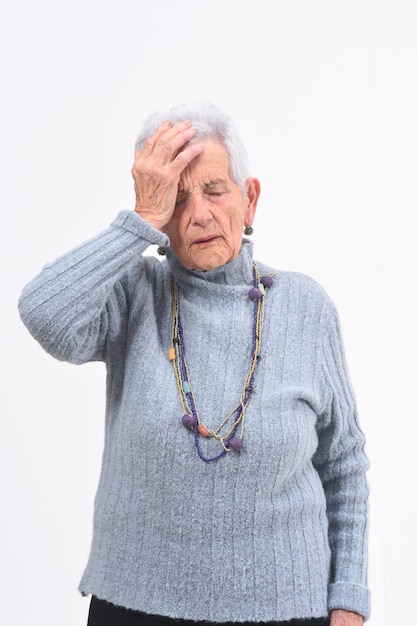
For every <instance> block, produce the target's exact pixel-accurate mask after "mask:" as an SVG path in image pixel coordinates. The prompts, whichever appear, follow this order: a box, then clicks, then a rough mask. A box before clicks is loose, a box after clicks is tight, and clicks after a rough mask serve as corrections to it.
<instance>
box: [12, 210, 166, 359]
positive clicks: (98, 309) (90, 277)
mask: <svg viewBox="0 0 417 626" xmlns="http://www.w3.org/2000/svg"><path fill="white" fill-rule="evenodd" d="M167 243H168V238H167V237H166V235H164V234H163V233H161V232H160V231H158V230H156V229H154V228H153V227H152V226H150V224H148V223H147V222H145V221H144V220H142V218H140V217H139V216H138V215H137V214H136V213H134V212H133V211H122V212H121V213H119V215H118V216H117V218H116V219H115V220H114V222H113V223H112V224H111V226H110V227H109V228H108V229H106V230H104V231H103V232H102V233H100V234H99V235H97V236H96V237H94V238H92V239H90V240H89V241H86V242H85V243H84V244H82V245H81V246H79V247H77V248H75V249H74V250H72V251H70V252H68V253H67V254H65V255H63V256H61V257H59V258H58V259H57V260H56V261H54V262H53V263H51V264H48V265H46V266H45V267H44V268H43V270H42V271H41V273H40V274H39V275H38V276H37V277H36V278H34V279H33V280H32V281H31V282H30V283H28V284H27V285H26V287H25V288H24V289H23V291H22V294H21V296H20V299H19V305H18V306H19V313H20V316H21V318H22V321H23V323H24V324H25V325H26V327H27V328H28V330H29V332H30V333H31V334H32V335H33V337H34V338H35V339H36V340H37V341H38V342H39V343H40V344H41V345H42V347H43V348H44V349H45V350H46V351H47V352H48V353H49V354H51V355H52V356H54V357H55V358H57V359H59V360H62V361H69V362H71V363H85V362H87V361H91V360H104V359H105V346H106V342H107V340H108V337H109V335H110V334H112V335H113V336H116V335H117V333H118V332H122V327H123V324H124V323H125V318H126V308H127V306H128V298H127V293H126V286H125V282H124V281H123V278H124V277H125V276H126V273H127V272H128V270H129V268H130V267H132V266H133V265H134V264H135V263H136V264H137V263H138V261H140V259H141V256H140V255H141V253H142V252H143V251H144V250H145V249H146V248H147V247H148V246H149V245H150V244H157V245H161V246H164V245H165V246H166V245H167Z"/></svg>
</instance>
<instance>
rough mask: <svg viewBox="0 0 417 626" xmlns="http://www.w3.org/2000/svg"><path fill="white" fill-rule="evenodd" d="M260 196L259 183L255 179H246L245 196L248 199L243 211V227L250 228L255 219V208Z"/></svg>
mask: <svg viewBox="0 0 417 626" xmlns="http://www.w3.org/2000/svg"><path fill="white" fill-rule="evenodd" d="M260 194H261V183H260V182H259V180H258V179H257V178H248V179H247V181H246V196H247V199H248V206H247V207H246V211H245V220H244V225H245V226H252V224H253V220H254V219H255V213H256V207H257V204H258V199H259V196H260Z"/></svg>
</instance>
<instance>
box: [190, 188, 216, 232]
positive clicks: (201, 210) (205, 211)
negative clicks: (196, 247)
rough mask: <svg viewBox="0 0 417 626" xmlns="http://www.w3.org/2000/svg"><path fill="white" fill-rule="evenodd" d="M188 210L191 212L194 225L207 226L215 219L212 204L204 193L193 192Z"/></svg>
mask: <svg viewBox="0 0 417 626" xmlns="http://www.w3.org/2000/svg"><path fill="white" fill-rule="evenodd" d="M187 210H188V212H189V214H190V217H191V223H192V224H193V226H207V224H209V223H210V222H211V220H212V219H213V216H212V214H211V211H210V204H209V202H208V200H207V199H206V198H204V196H203V195H200V194H195V195H194V194H193V195H192V196H190V198H189V199H188V206H187Z"/></svg>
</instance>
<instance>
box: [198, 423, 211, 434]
mask: <svg viewBox="0 0 417 626" xmlns="http://www.w3.org/2000/svg"><path fill="white" fill-rule="evenodd" d="M197 432H198V433H200V435H201V436H202V437H208V436H209V434H210V433H209V431H208V428H206V427H205V426H204V424H199V425H198V426H197Z"/></svg>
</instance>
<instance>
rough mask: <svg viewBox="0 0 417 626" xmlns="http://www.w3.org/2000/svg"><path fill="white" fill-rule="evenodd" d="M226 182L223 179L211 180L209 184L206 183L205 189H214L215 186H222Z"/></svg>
mask: <svg viewBox="0 0 417 626" xmlns="http://www.w3.org/2000/svg"><path fill="white" fill-rule="evenodd" d="M225 182H226V181H225V180H224V179H223V178H216V179H213V180H209V181H208V182H207V183H204V187H205V188H207V187H214V186H215V185H222V184H224V183H225Z"/></svg>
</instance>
